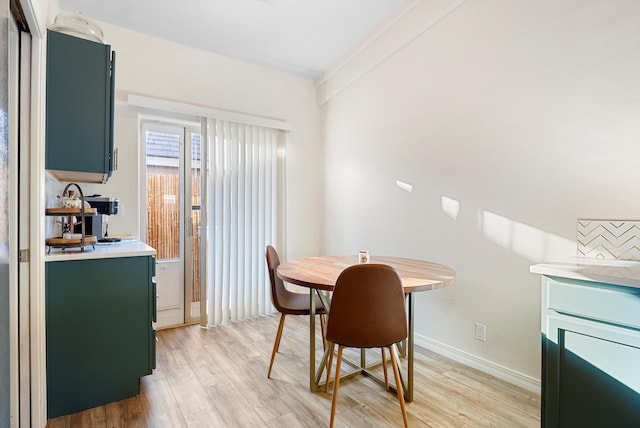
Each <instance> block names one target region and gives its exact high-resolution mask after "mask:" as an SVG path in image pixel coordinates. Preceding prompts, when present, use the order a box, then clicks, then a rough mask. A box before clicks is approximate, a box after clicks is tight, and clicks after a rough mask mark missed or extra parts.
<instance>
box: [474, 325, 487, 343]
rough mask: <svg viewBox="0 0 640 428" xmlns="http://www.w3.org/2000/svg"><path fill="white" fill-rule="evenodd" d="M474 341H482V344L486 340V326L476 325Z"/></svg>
mask: <svg viewBox="0 0 640 428" xmlns="http://www.w3.org/2000/svg"><path fill="white" fill-rule="evenodd" d="M476 339H478V340H482V341H483V342H484V341H486V340H487V326H486V325H484V324H480V323H478V322H477V323H476Z"/></svg>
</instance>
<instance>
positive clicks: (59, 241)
mask: <svg viewBox="0 0 640 428" xmlns="http://www.w3.org/2000/svg"><path fill="white" fill-rule="evenodd" d="M97 241H98V238H96V237H95V236H94V235H85V237H84V244H85V245H93V244H95V243H96V242H97ZM47 245H48V246H49V247H52V248H71V247H80V246H81V245H82V239H81V238H71V239H66V238H61V237H57V238H48V239H47Z"/></svg>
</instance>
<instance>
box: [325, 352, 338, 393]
mask: <svg viewBox="0 0 640 428" xmlns="http://www.w3.org/2000/svg"><path fill="white" fill-rule="evenodd" d="M335 346H336V344H335V343H333V342H329V358H327V380H326V381H325V383H324V392H328V391H329V380H331V364H332V363H333V350H334V349H335ZM336 373H337V372H336Z"/></svg>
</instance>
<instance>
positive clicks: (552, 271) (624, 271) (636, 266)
mask: <svg viewBox="0 0 640 428" xmlns="http://www.w3.org/2000/svg"><path fill="white" fill-rule="evenodd" d="M529 271H530V272H531V273H537V274H541V275H547V276H557V277H561V278H569V279H577V280H581V281H592V282H602V283H606V284H616V285H624V286H627V287H635V288H640V262H636V261H630V260H598V259H588V258H580V257H576V258H571V259H567V260H564V261H557V262H545V263H540V264H536V265H532V266H530V267H529Z"/></svg>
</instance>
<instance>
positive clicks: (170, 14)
mask: <svg viewBox="0 0 640 428" xmlns="http://www.w3.org/2000/svg"><path fill="white" fill-rule="evenodd" d="M408 1H409V0H181V1H176V0H134V1H131V0H60V8H61V9H63V10H65V11H68V12H76V13H81V14H82V15H84V16H85V17H88V18H94V19H96V20H99V21H103V22H107V23H109V24H113V25H116V26H119V27H124V28H129V29H133V30H136V31H139V32H141V33H145V34H149V35H152V36H156V37H160V38H162V39H166V40H171V41H174V42H178V43H181V44H184V45H188V46H193V47H196V48H200V49H204V50H208V51H211V52H215V53H218V54H222V55H225V56H229V57H233V58H236V59H240V60H243V61H247V62H251V63H254V64H259V65H263V66H266V67H270V68H274V69H277V70H281V71H286V72H289V73H293V74H297V75H299V76H303V77H307V78H312V79H313V78H316V77H318V76H319V75H320V74H321V73H322V72H323V71H325V70H327V69H328V68H329V67H331V66H332V65H334V64H335V63H336V62H337V61H338V60H339V59H340V58H342V57H343V56H344V55H345V54H346V53H347V52H348V51H349V50H350V49H351V48H353V47H354V46H356V45H358V44H359V43H360V42H361V41H362V40H363V39H364V38H365V37H366V36H367V35H368V34H370V33H371V31H372V30H373V29H375V28H376V27H377V26H378V25H379V24H381V23H382V22H384V21H385V20H386V19H388V18H389V17H390V16H391V15H393V14H394V12H395V11H396V10H398V9H399V8H400V6H402V5H403V4H405V3H407V2H408ZM105 37H106V39H107V42H108V41H109V34H105Z"/></svg>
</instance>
